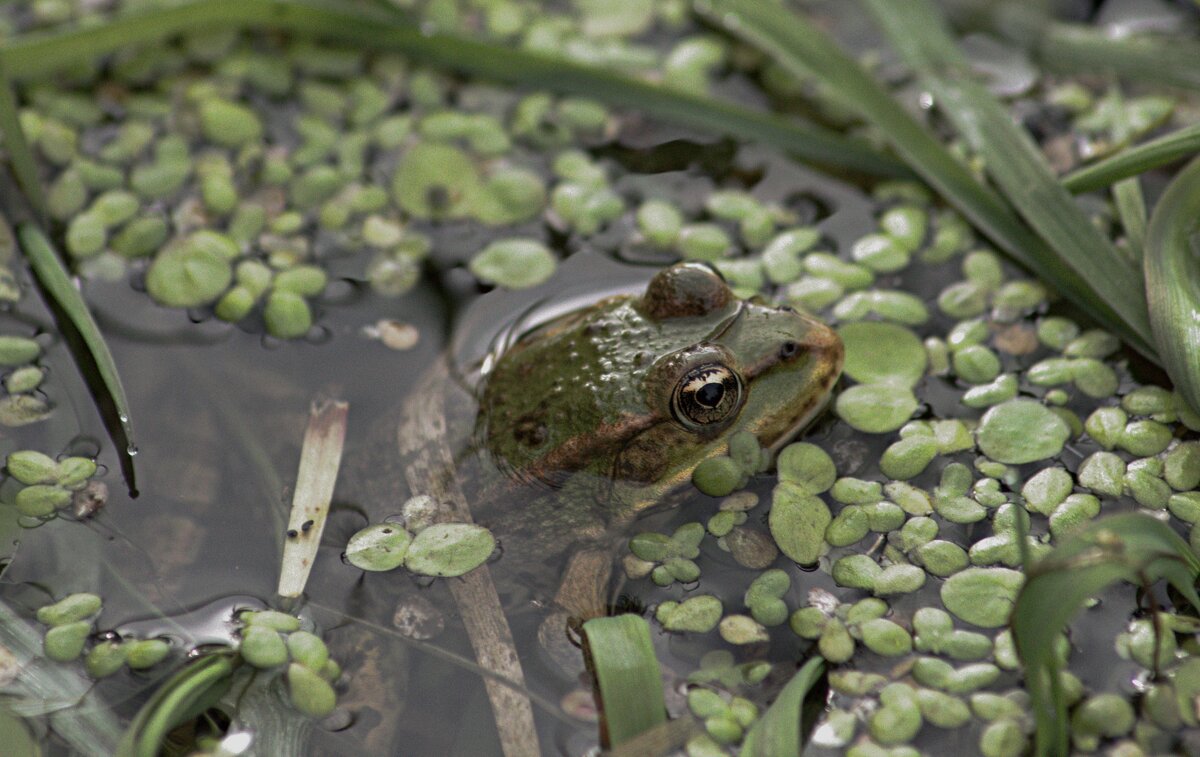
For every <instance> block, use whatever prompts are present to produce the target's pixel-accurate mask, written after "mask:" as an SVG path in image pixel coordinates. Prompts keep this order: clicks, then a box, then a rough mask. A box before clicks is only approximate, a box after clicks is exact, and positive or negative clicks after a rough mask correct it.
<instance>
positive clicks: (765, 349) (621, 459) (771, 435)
mask: <svg viewBox="0 0 1200 757" xmlns="http://www.w3.org/2000/svg"><path fill="white" fill-rule="evenodd" d="M842 357H843V350H842V343H841V340H840V339H839V338H838V336H837V334H836V333H834V332H833V331H832V330H831V329H830V328H829V327H828V326H826V325H824V324H823V323H821V322H819V321H817V320H814V319H813V318H811V317H809V316H806V315H803V314H801V313H798V312H796V311H795V310H793V309H791V308H788V307H782V308H780V307H771V306H768V305H763V304H760V303H758V302H755V301H752V300H740V299H738V298H736V297H735V296H734V294H733V293H732V292H731V291H730V289H729V287H728V285H727V284H726V283H725V281H724V280H723V279H722V278H721V276H720V275H719V274H718V273H717V272H716V271H714V270H713V269H712V268H710V267H708V266H706V265H703V264H699V263H681V264H678V265H675V266H672V267H670V268H667V269H665V270H663V271H661V272H660V273H659V274H658V275H656V276H655V277H654V278H653V279H652V280H651V281H650V283H649V285H648V286H647V288H646V291H645V293H644V294H642V295H641V296H621V297H612V298H608V299H606V300H603V301H601V302H599V303H597V304H595V305H594V306H592V307H589V308H585V309H583V310H580V311H576V312H574V313H571V314H569V315H566V316H563V317H561V318H559V319H557V320H555V321H552V322H550V323H549V324H546V325H544V326H542V327H540V328H538V329H536V330H534V331H532V332H530V333H528V334H526V335H525V336H524V337H522V339H521V340H520V341H519V342H518V343H517V344H516V345H514V346H513V347H512V348H510V349H509V350H508V351H507V352H505V353H504V354H503V355H502V356H501V357H500V359H499V360H498V361H497V362H496V364H495V367H494V369H493V370H492V371H491V372H490V373H489V374H488V375H487V376H486V379H485V383H484V385H483V389H482V392H481V395H480V406H479V413H478V418H477V423H476V434H477V437H478V439H477V444H478V445H479V446H481V447H483V448H485V449H486V450H487V453H488V454H490V455H491V457H492V459H493V462H494V463H495V465H496V467H497V468H499V469H500V470H501V471H503V472H504V473H505V474H506V475H507V476H509V477H510V478H512V479H516V480H519V481H522V482H526V483H537V484H544V485H546V486H548V487H551V488H564V487H565V488H567V489H568V490H572V496H573V498H579V497H581V496H582V497H583V498H584V499H590V500H591V501H592V505H591V506H592V507H593V508H597V507H598V509H599V510H600V511H601V512H602V513H603V514H602V515H601V516H600V517H601V518H602V520H603V521H606V524H607V526H608V527H609V528H611V527H612V526H613V525H614V524H615V523H619V522H622V521H625V520H627V519H628V518H630V517H632V516H633V515H635V514H636V513H638V512H640V511H642V510H645V509H646V508H649V507H652V506H654V505H655V504H657V503H659V502H660V501H661V500H662V499H663V497H664V496H665V495H666V494H667V493H668V492H669V491H671V490H672V489H675V488H677V487H678V486H679V485H680V484H682V483H684V482H686V481H687V480H688V479H689V478H690V476H691V474H692V471H693V470H694V469H695V467H696V466H697V465H698V464H699V463H700V462H701V461H702V460H704V459H706V458H709V457H712V456H714V455H718V454H722V453H724V452H725V450H726V448H727V443H728V439H729V437H730V436H731V435H732V434H734V433H736V432H739V431H749V432H752V433H754V434H755V435H756V436H757V437H758V438H759V441H760V443H762V444H763V445H764V446H768V447H771V448H773V449H778V448H779V447H780V446H782V445H783V444H785V443H787V441H789V440H790V439H791V438H793V437H794V436H795V435H796V434H797V433H798V432H799V431H800V430H801V429H803V428H804V426H806V425H807V424H808V423H809V422H810V421H811V420H812V419H813V418H814V417H815V416H816V414H817V413H819V412H820V411H821V409H822V408H823V407H824V406H825V404H826V402H827V401H828V399H829V397H830V394H831V392H832V389H833V386H834V384H835V383H836V382H837V379H838V376H839V375H840V373H841V368H842ZM581 479H586V480H588V481H591V482H592V484H591V485H590V486H586V485H585V486H584V487H583V489H582V490H581V489H578V488H575V487H573V486H572V484H573V483H574V484H576V485H577V484H578V482H579V481H580V480H581ZM559 514H560V517H561V511H560V513H559ZM575 525H576V526H577V527H578V526H580V525H581V524H579V523H577V524H575ZM597 525H599V524H597Z"/></svg>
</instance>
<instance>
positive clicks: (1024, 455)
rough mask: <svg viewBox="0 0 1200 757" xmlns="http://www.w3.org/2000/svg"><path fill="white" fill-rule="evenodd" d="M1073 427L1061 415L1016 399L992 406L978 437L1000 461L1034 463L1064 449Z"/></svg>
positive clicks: (980, 426)
mask: <svg viewBox="0 0 1200 757" xmlns="http://www.w3.org/2000/svg"><path fill="white" fill-rule="evenodd" d="M1070 434H1071V430H1070V428H1069V427H1068V426H1067V424H1066V422H1064V421H1063V420H1062V419H1061V418H1060V417H1058V416H1057V415H1055V414H1054V413H1052V412H1051V411H1050V410H1049V409H1047V408H1046V407H1045V406H1044V405H1042V404H1040V403H1038V402H1035V401H1033V400H1026V399H1014V400H1009V401H1007V402H1004V403H1001V404H999V405H996V406H994V407H992V408H991V409H989V410H988V411H987V412H986V413H984V415H983V418H982V419H980V422H979V428H978V430H977V431H976V435H975V439H976V442H977V443H978V444H979V449H980V450H981V451H982V452H983V453H984V454H985V455H987V456H988V457H990V458H992V459H993V460H995V461H997V462H1001V463H1011V464H1019V463H1031V462H1034V461H1036V460H1044V459H1046V458H1048V457H1054V456H1055V455H1057V454H1059V453H1060V452H1062V448H1063V445H1064V444H1065V443H1066V441H1067V438H1068V437H1069V436H1070Z"/></svg>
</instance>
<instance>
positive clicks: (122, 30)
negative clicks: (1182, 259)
mask: <svg viewBox="0 0 1200 757" xmlns="http://www.w3.org/2000/svg"><path fill="white" fill-rule="evenodd" d="M229 28H259V29H275V30H280V31H289V32H299V33H304V34H312V35H316V36H319V37H322V38H325V39H332V40H339V41H343V42H347V43H350V44H353V45H356V46H361V47H367V48H374V49H384V50H391V51H395V52H400V53H404V54H405V55H408V56H411V57H412V58H413V59H414V60H417V61H419V62H422V63H425V64H431V65H435V66H440V67H445V68H448V69H451V70H454V71H459V72H461V73H466V74H471V75H476V76H481V77H484V78H486V79H491V80H496V81H501V82H505V83H511V84H517V85H522V86H532V87H544V88H546V89H549V90H552V91H556V92H562V93H569V94H578V95H583V96H586V97H591V98H594V99H596V100H601V101H604V102H607V103H609V104H610V105H615V106H621V107H630V108H636V109H638V110H641V111H643V112H646V113H649V114H651V115H653V116H656V117H658V118H662V119H663V120H666V121H671V122H673V123H676V124H679V125H681V126H686V127H690V128H695V129H700V130H704V131H710V132H714V133H718V134H727V135H730V136H733V137H736V138H739V139H746V140H753V141H760V142H763V143H765V144H769V145H772V146H774V147H778V148H780V149H782V150H785V151H787V152H789V153H791V154H793V155H795V156H796V157H797V158H799V159H801V160H804V161H808V162H812V163H815V164H817V165H821V166H826V167H835V168H840V169H844V170H848V171H853V172H857V173H863V174H867V175H875V176H892V177H895V176H911V172H910V171H909V170H908V169H907V168H905V166H904V165H903V164H902V163H900V162H899V161H897V160H896V159H895V158H892V157H890V156H888V155H885V154H883V153H880V152H878V151H877V150H875V149H874V148H872V147H871V146H870V145H868V144H867V143H865V142H863V141H861V140H857V139H851V138H847V137H844V136H842V135H841V134H838V133H837V132H834V131H832V130H830V129H826V128H824V127H820V126H817V125H815V124H811V123H806V122H802V121H798V120H795V119H788V120H785V119H782V118H779V117H777V116H773V115H770V114H767V113H762V112H759V111H754V110H750V109H748V108H743V107H741V106H738V105H734V104H732V103H728V102H723V101H720V100H716V99H713V98H707V97H700V96H697V95H693V94H689V93H686V92H681V91H677V90H673V89H670V88H668V87H664V86H661V85H658V84H652V83H650V82H646V81H642V80H639V79H636V78H633V77H630V76H625V75H622V74H617V73H613V72H611V71H607V70H605V69H603V68H599V67H596V66H589V65H585V64H581V63H576V62H573V61H570V60H567V59H564V58H561V57H557V56H551V55H544V54H540V53H534V52H529V51H526V50H518V49H513V48H511V47H506V46H502V45H495V44H490V43H487V42H481V41H478V40H472V39H467V38H464V37H461V36H458V35H452V34H446V33H441V32H434V33H425V32H423V31H422V30H421V29H420V28H418V27H417V25H416V24H413V23H409V22H402V21H400V20H398V19H397V17H396V16H395V15H394V14H384V13H378V12H372V11H370V10H369V9H367V8H357V9H354V8H351V7H348V6H346V5H336V4H322V3H318V2H303V1H302V0H257V1H256V2H245V0H195V1H193V2H187V3H184V4H181V5H175V6H168V7H161V8H155V9H152V10H146V11H141V12H137V13H129V14H124V15H120V16H117V17H116V18H114V19H113V20H111V21H109V22H107V23H105V24H102V25H97V26H92V27H86V28H81V29H72V30H69V31H64V32H52V33H47V34H36V33H35V34H28V35H22V36H21V37H19V38H17V39H14V40H12V41H10V42H8V43H6V44H5V45H4V47H3V48H0V63H3V64H4V65H5V66H6V68H7V70H8V72H9V75H10V76H11V77H12V78H14V79H25V78H30V77H34V76H43V75H45V74H46V73H47V72H50V71H54V70H58V69H60V68H61V67H63V66H68V65H70V64H72V63H77V62H80V61H91V60H93V59H95V58H96V57H97V56H100V55H104V54H107V53H111V52H115V51H117V50H122V49H127V48H128V47H130V46H134V45H137V44H144V43H148V42H154V41H157V40H160V39H163V38H165V37H168V36H171V35H175V34H180V33H182V32H187V31H194V30H198V29H229Z"/></svg>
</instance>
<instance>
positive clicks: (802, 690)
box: [741, 656, 825, 757]
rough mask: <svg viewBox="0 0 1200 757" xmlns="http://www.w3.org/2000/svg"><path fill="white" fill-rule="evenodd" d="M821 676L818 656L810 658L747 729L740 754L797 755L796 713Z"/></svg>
mask: <svg viewBox="0 0 1200 757" xmlns="http://www.w3.org/2000/svg"><path fill="white" fill-rule="evenodd" d="M824 673H825V660H824V659H823V658H822V657H820V656H816V657H811V658H809V660H808V662H806V663H804V664H803V665H802V666H800V669H799V670H797V671H796V674H795V675H794V676H792V680H790V681H788V683H787V685H786V686H784V687H783V691H781V692H779V696H778V697H776V698H775V701H774V702H772V703H771V706H770V707H768V708H767V711H766V712H764V713H763V715H762V717H761V718H759V719H758V720H757V721H756V722H755V723H754V725H753V726H751V727H750V731H749V732H748V733H747V734H746V739H745V740H744V741H743V742H742V751H741V754H743V755H747V757H771V755H775V754H800V753H801V752H802V751H803V746H804V744H803V743H802V742H801V736H802V734H801V732H800V725H801V723H800V710H801V708H802V707H803V706H804V699H805V697H807V696H808V692H809V691H810V690H811V689H812V687H813V686H814V685H816V683H817V681H819V680H821V676H822V675H824Z"/></svg>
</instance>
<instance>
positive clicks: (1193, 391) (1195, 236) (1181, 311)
mask: <svg viewBox="0 0 1200 757" xmlns="http://www.w3.org/2000/svg"><path fill="white" fill-rule="evenodd" d="M1143 264H1144V267H1145V271H1146V296H1147V298H1148V299H1149V302H1150V324H1151V325H1152V326H1153V327H1154V338H1155V340H1156V341H1157V343H1158V349H1159V354H1160V355H1161V356H1162V360H1163V365H1164V367H1166V369H1167V372H1168V373H1170V375H1171V379H1172V381H1174V382H1175V388H1176V389H1178V390H1179V393H1180V394H1182V395H1183V396H1184V398H1186V399H1187V401H1188V404H1190V405H1191V406H1192V409H1197V408H1200V360H1198V359H1197V357H1196V349H1197V345H1200V158H1198V159H1196V160H1193V161H1192V162H1191V163H1189V164H1188V166H1187V167H1186V168H1184V169H1183V170H1182V171H1180V172H1179V173H1178V174H1177V175H1176V176H1175V178H1174V179H1173V180H1172V181H1171V184H1170V185H1169V186H1168V187H1167V191H1166V192H1164V193H1163V196H1162V197H1161V198H1159V200H1158V204H1157V205H1156V206H1155V207H1154V212H1153V213H1152V214H1151V215H1150V225H1149V227H1148V228H1147V230H1146V255H1145V259H1144V260H1143Z"/></svg>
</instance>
